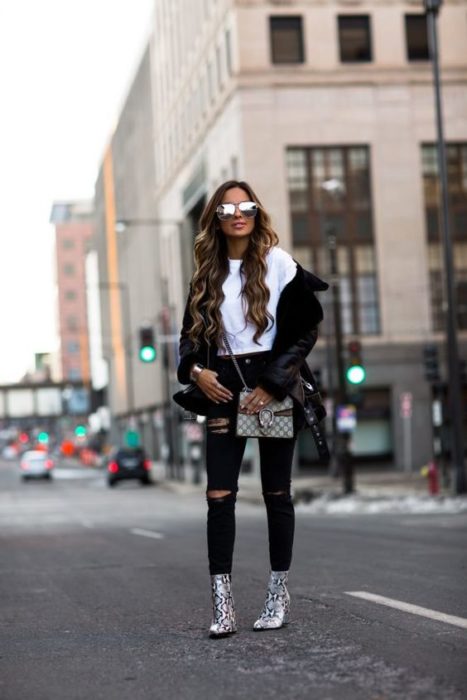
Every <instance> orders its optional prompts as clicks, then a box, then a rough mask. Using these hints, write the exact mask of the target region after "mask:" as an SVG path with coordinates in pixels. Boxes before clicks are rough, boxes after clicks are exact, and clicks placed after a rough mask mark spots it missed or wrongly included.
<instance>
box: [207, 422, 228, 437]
mask: <svg viewBox="0 0 467 700" xmlns="http://www.w3.org/2000/svg"><path fill="white" fill-rule="evenodd" d="M206 425H207V428H208V430H209V432H210V433H216V434H218V435H220V434H222V433H228V432H229V427H230V418H209V420H208V421H207V424H206Z"/></svg>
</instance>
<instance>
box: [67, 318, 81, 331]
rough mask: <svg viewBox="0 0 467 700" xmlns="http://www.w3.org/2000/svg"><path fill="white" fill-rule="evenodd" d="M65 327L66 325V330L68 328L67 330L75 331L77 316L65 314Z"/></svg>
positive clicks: (76, 328)
mask: <svg viewBox="0 0 467 700" xmlns="http://www.w3.org/2000/svg"><path fill="white" fill-rule="evenodd" d="M66 327H67V330H69V331H77V330H78V318H77V316H67V319H66Z"/></svg>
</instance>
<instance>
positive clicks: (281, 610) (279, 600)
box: [253, 571, 290, 630]
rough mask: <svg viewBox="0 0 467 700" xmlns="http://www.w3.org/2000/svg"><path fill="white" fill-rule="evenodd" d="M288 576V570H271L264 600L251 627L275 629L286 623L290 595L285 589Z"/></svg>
mask: <svg viewBox="0 0 467 700" xmlns="http://www.w3.org/2000/svg"><path fill="white" fill-rule="evenodd" d="M288 576H289V572H288V571H271V576H270V578H269V584H268V590H267V593H266V601H265V603H264V607H263V609H262V611H261V614H260V616H259V618H258V619H257V620H256V622H255V624H254V625H253V629H255V630H276V629H279V627H282V626H283V625H286V624H287V623H288V621H289V612H290V595H289V592H288V590H287V579H288Z"/></svg>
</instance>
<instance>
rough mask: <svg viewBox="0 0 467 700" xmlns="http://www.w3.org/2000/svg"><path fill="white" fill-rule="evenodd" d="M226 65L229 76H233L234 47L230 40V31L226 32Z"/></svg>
mask: <svg viewBox="0 0 467 700" xmlns="http://www.w3.org/2000/svg"><path fill="white" fill-rule="evenodd" d="M225 65H226V67H227V75H229V76H231V75H232V45H231V40H230V29H226V30H225Z"/></svg>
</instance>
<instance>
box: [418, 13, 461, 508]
mask: <svg viewBox="0 0 467 700" xmlns="http://www.w3.org/2000/svg"><path fill="white" fill-rule="evenodd" d="M441 4H442V2H441V0H425V10H426V15H427V25H428V38H429V45H430V54H431V60H432V65H433V82H434V88H435V108H436V128H437V150H438V167H439V177H440V185H441V198H442V221H443V225H442V235H443V253H444V268H445V275H444V276H445V281H446V301H447V309H446V335H447V350H448V353H447V355H448V393H449V406H450V413H451V459H452V465H453V471H454V484H455V492H456V493H457V494H461V493H466V492H467V482H466V475H465V465H464V440H463V435H462V426H463V419H462V396H461V381H460V363H459V348H458V344H457V301H456V290H455V285H454V264H453V245H452V238H451V233H450V222H449V202H448V178H447V167H446V146H445V142H444V132H443V115H442V101H441V81H440V71H439V52H438V32H437V17H438V12H439V8H440V6H441Z"/></svg>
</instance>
